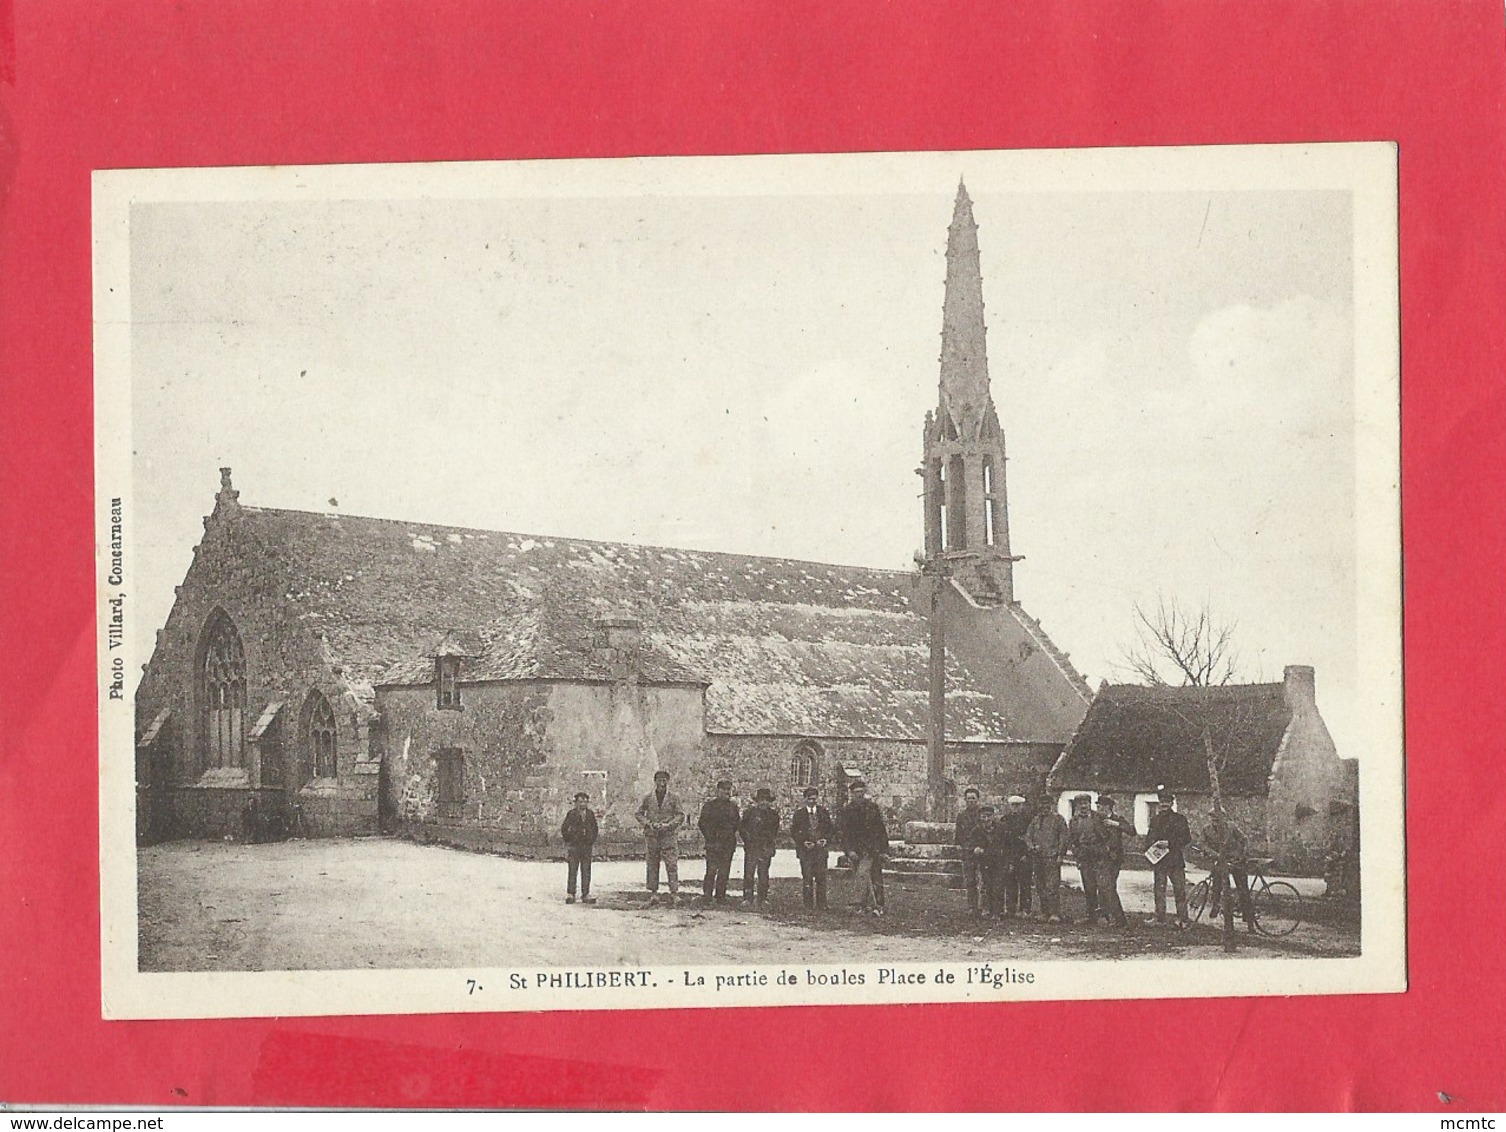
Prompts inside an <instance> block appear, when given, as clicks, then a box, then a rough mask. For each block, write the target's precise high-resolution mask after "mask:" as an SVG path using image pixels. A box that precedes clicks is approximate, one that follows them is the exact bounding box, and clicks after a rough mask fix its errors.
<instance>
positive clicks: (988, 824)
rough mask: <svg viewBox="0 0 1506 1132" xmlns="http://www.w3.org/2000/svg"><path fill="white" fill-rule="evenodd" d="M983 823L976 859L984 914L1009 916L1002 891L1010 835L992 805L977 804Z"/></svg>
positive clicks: (1006, 902)
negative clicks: (981, 844) (980, 878)
mask: <svg viewBox="0 0 1506 1132" xmlns="http://www.w3.org/2000/svg"><path fill="white" fill-rule="evenodd" d="M978 813H979V814H980V815H982V818H983V825H982V827H981V828H980V829H979V831H978V838H979V840H981V841H982V842H983V846H982V855H981V856H979V857H977V858H975V859H976V860H977V861H978V864H979V867H980V871H981V872H982V874H983V878H982V879H983V915H984V916H985V917H988V916H995V915H1008V914H1009V913H1008V911H1007V909H1008V907H1009V903H1008V900H1007V898H1006V896H1005V890H1006V888H1007V885H1008V879H1009V874H1008V870H1009V864H1008V861H1009V845H1008V841H1009V837H1008V834H1007V833H1006V832H1005V829H1004V826H1003V824H1002V823H1001V822H1000V821H999V815H998V813H997V812H996V811H995V810H994V808H993V807H992V806H980V807H979V808H978Z"/></svg>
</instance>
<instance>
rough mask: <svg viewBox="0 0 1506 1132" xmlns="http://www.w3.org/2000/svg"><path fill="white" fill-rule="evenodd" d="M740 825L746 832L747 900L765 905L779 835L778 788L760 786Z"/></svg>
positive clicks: (745, 901)
mask: <svg viewBox="0 0 1506 1132" xmlns="http://www.w3.org/2000/svg"><path fill="white" fill-rule="evenodd" d="M738 829H739V831H740V832H741V833H742V835H743V903H744V904H752V903H753V902H754V900H755V898H756V899H757V902H758V907H760V908H762V907H763V905H764V901H765V900H767V899H768V898H769V865H770V863H771V862H772V861H773V860H774V851H775V845H774V841H775V839H776V838H777V837H778V836H779V811H778V810H776V809H775V808H774V791H772V790H770V789H769V788H768V787H767V786H760V787H759V788H758V793H757V794H755V795H754V796H753V804H752V805H751V806H749V807H748V808H747V809H746V810H744V811H743V816H742V821H741V822H739V823H738ZM755 887H756V893H755Z"/></svg>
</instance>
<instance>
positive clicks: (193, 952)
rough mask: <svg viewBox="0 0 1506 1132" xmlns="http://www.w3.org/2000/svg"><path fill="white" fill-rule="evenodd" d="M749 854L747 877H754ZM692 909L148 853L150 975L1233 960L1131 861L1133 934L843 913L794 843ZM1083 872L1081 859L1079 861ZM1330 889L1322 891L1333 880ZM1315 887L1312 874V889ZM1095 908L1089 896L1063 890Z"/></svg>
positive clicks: (514, 885)
mask: <svg viewBox="0 0 1506 1132" xmlns="http://www.w3.org/2000/svg"><path fill="white" fill-rule="evenodd" d="M741 867H742V866H741V855H740V854H739V856H738V858H736V859H734V861H733V875H734V876H740V875H741ZM681 872H682V875H683V876H684V877H685V878H686V883H685V884H684V886H683V887H682V889H681V899H682V903H681V905H680V906H677V907H674V908H669V907H663V906H660V905H654V906H648V905H646V904H645V894H644V892H643V879H644V876H643V866H642V865H641V864H640V863H637V862H630V861H615V862H598V863H597V865H596V868H595V871H594V877H593V895H595V896H596V897H597V898H598V902H597V903H596V904H595V905H590V906H587V905H582V904H576V905H574V906H566V905H565V903H564V880H565V866H564V865H563V864H561V863H551V862H538V861H518V860H510V859H506V858H502V857H496V856H491V855H487V854H480V853H468V852H464V851H461V850H455V849H448V848H443V847H440V846H432V845H416V844H413V843H410V842H406V841H399V840H392V839H387V838H357V839H328V840H295V841H284V842H275V843H271V844H264V845H248V844H241V843H234V842H206V841H179V842H171V843H168V844H165V845H155V846H150V847H147V848H143V849H141V850H140V854H139V870H138V877H139V884H140V888H139V943H140V952H139V957H140V968H141V969H142V970H143V971H264V970H300V969H305V970H306V969H330V970H349V969H353V968H361V967H370V968H377V969H402V968H425V967H439V968H447V967H473V966H475V967H521V966H564V965H571V966H600V967H610V966H636V965H648V964H653V963H659V964H665V963H675V964H680V963H683V964H686V965H716V964H728V963H745V962H747V961H748V959H749V958H750V957H754V956H756V957H758V958H759V959H760V960H762V961H764V962H768V963H781V962H784V963H797V962H805V963H833V962H844V961H845V962H851V961H889V960H892V961H895V962H904V961H912V960H913V961H922V960H924V961H963V960H969V959H977V958H987V959H989V960H991V961H998V960H999V959H1000V958H1016V959H1021V960H1027V959H1035V960H1043V959H1064V958H1075V957H1081V958H1134V957H1145V958H1151V957H1154V958H1169V957H1177V956H1184V957H1186V958H1197V959H1209V958H1220V957H1224V955H1225V953H1224V952H1223V950H1222V948H1221V946H1220V938H1219V934H1218V932H1217V931H1216V930H1214V929H1213V928H1212V927H1207V926H1203V925H1197V926H1195V927H1194V928H1193V929H1192V930H1191V931H1189V932H1186V933H1179V932H1173V931H1168V930H1166V929H1164V928H1159V927H1156V926H1153V925H1145V924H1143V923H1140V922H1139V921H1140V920H1141V918H1142V917H1143V915H1144V914H1145V913H1147V912H1149V911H1150V909H1151V896H1150V878H1149V873H1144V872H1141V873H1132V872H1126V873H1125V874H1124V875H1123V876H1122V877H1121V882H1120V890H1121V894H1122V897H1123V900H1124V904H1125V908H1126V911H1128V912H1129V913H1130V916H1131V920H1132V921H1133V922H1132V926H1131V927H1130V928H1129V929H1128V930H1126V931H1111V930H1109V929H1106V928H1097V929H1090V928H1086V927H1082V926H1077V927H1071V926H1068V927H1062V926H1048V925H1045V924H1039V923H1034V922H1029V921H1021V920H977V919H975V918H973V917H972V916H970V915H969V914H968V913H967V910H966V900H965V898H964V896H963V894H962V893H961V892H960V891H956V890H947V889H941V888H932V887H916V888H901V887H899V886H897V885H892V884H891V886H890V888H889V893H888V897H889V899H888V903H889V914H888V915H887V916H886V917H885V918H883V919H875V918H872V917H865V916H860V915H858V914H857V913H856V912H855V911H852V910H849V909H848V908H847V907H846V899H847V896H846V889H845V884H844V882H843V880H842V879H841V874H838V873H835V872H834V873H833V884H832V889H831V905H832V911H831V912H829V913H827V914H825V915H823V916H821V917H813V916H810V915H808V914H807V913H805V912H804V910H803V909H802V907H801V899H800V881H799V865H798V863H797V862H796V860H795V857H794V854H793V853H790V852H788V851H784V852H781V853H780V854H779V855H778V857H776V859H775V862H774V882H773V888H772V891H771V894H770V902H769V906H768V908H767V909H766V910H765V911H763V912H752V911H749V910H745V909H743V908H741V907H739V906H738V905H737V904H736V903H735V901H734V902H733V903H732V904H731V905H730V906H728V907H716V908H710V909H703V908H701V907H699V906H697V904H696V902H695V900H694V899H693V898H694V897H698V896H699V893H700V878H701V876H702V874H703V872H704V863H703V862H702V861H700V860H687V861H683V862H681ZM1064 872H1065V874H1066V877H1067V880H1068V882H1069V883H1071V882H1073V881H1075V879H1076V878H1075V870H1074V869H1073V868H1071V867H1070V866H1069V867H1068V868H1066V869H1065V870H1064ZM1319 887H1321V886H1320V885H1319ZM1312 892H1313V886H1312V885H1311V884H1306V885H1304V894H1305V895H1306V894H1309V893H1312ZM1064 903H1065V909H1064V910H1065V912H1066V913H1067V915H1069V916H1073V917H1080V916H1081V914H1082V896H1081V893H1080V892H1079V891H1077V890H1076V889H1075V888H1073V889H1071V890H1069V891H1068V892H1067V893H1066V894H1065V901H1064ZM1240 944H1241V946H1240V949H1239V950H1238V951H1237V952H1235V957H1236V958H1238V957H1246V958H1275V957H1291V958H1300V957H1304V956H1315V955H1321V956H1338V955H1354V954H1358V952H1359V933H1358V926H1357V925H1347V926H1345V925H1335V924H1334V923H1332V922H1328V923H1319V924H1304V925H1303V926H1302V927H1299V928H1298V929H1297V930H1296V932H1294V933H1293V934H1292V935H1291V936H1289V937H1287V938H1285V939H1282V940H1278V941H1272V940H1265V939H1262V938H1260V937H1251V936H1249V935H1245V934H1243V932H1241V935H1240Z"/></svg>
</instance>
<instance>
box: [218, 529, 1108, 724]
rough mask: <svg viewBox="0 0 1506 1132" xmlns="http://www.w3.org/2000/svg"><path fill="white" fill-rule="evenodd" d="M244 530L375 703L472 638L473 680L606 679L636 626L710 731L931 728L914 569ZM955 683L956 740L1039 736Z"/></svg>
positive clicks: (358, 691)
mask: <svg viewBox="0 0 1506 1132" xmlns="http://www.w3.org/2000/svg"><path fill="white" fill-rule="evenodd" d="M237 521H238V522H240V523H243V524H245V525H246V526H245V528H244V530H245V532H246V535H247V536H248V537H249V538H250V539H252V540H254V541H255V542H256V543H257V544H258V545H259V546H261V547H264V548H265V549H266V553H268V554H269V555H271V556H273V557H275V558H277V559H278V560H280V563H281V566H282V576H283V577H285V578H286V579H287V583H288V588H287V593H286V597H287V599H288V600H289V601H290V602H291V603H293V605H294V606H295V607H296V608H297V609H298V610H299V612H300V615H301V617H302V619H303V621H304V622H305V623H306V624H307V625H308V627H309V628H310V630H311V631H313V632H315V633H317V634H318V635H319V636H320V637H321V638H322V639H323V641H324V645H325V648H326V650H327V652H328V655H329V657H330V660H331V662H332V664H335V665H337V666H339V668H340V670H341V673H342V678H343V679H344V680H345V681H346V683H347V685H348V687H349V688H350V690H351V692H352V693H353V694H354V695H356V696H357V698H358V699H361V700H363V701H365V702H368V703H369V702H371V700H372V698H373V695H374V689H375V688H376V687H377V686H379V685H401V684H416V683H426V682H428V681H429V680H430V679H431V678H432V672H433V659H432V658H433V656H434V655H435V651H434V642H435V641H436V640H443V639H445V637H446V636H450V635H457V634H458V635H459V638H460V639H461V640H462V641H464V642H465V645H466V652H467V656H468V659H466V660H465V661H464V662H463V664H462V669H461V678H462V680H513V679H560V680H595V679H601V680H606V679H610V678H611V677H612V673H613V668H612V662H613V660H614V654H612V653H611V652H610V651H609V650H607V649H605V648H603V647H602V645H603V640H602V631H601V629H600V628H599V627H598V625H597V622H598V621H599V620H600V619H602V618H609V617H617V618H621V617H624V616H628V617H633V618H637V619H638V620H639V622H640V623H641V625H642V637H641V647H640V652H639V665H638V670H639V675H640V678H641V679H642V680H644V681H647V682H663V683H699V684H703V685H706V728H707V730H708V731H710V732H715V733H724V734H776V735H812V736H844V735H850V736H868V737H874V738H897V739H922V738H924V736H925V734H926V717H927V697H926V687H927V675H926V673H927V667H926V660H927V629H926V621H925V618H924V616H923V614H922V613H921V612H920V611H918V610H917V609H915V608H912V605H911V590H912V586H913V585H914V578H913V576H912V575H911V574H910V573H909V572H907V571H901V570H875V569H869V568H864V567H857V566H835V565H826V564H819V563H813V562H802V561H796V560H792V559H784V558H762V557H755V556H751V555H739V554H724V553H713V552H707V551H696V550H675V549H670V548H665V547H653V546H638V545H633V544H629V543H608V542H593V541H587V540H583V539H566V538H553V537H545V536H539V535H522V534H513V533H508V532H503V531H483V530H472V529H466V528H460V527H440V526H435V525H433V524H429V523H410V522H403V521H398V520H389V519H371V518H362V517H356V516H350V515H343V514H315V513H312V512H304V511H286V510H275V509H268V508H255V507H244V506H243V507H241V508H239V516H238V520H237ZM1011 613H1013V615H1014V616H1016V617H1018V618H1020V620H1021V624H1022V625H1026V626H1027V627H1029V628H1030V631H1031V632H1032V633H1034V634H1035V635H1037V636H1039V635H1040V634H1039V627H1038V626H1035V624H1034V622H1031V621H1030V620H1029V618H1028V617H1026V616H1025V614H1024V613H1023V612H1021V611H1019V610H1018V609H1011ZM1061 663H1062V664H1063V666H1064V667H1065V669H1066V670H1067V671H1069V672H1070V666H1067V665H1066V662H1065V659H1064V658H1063V660H1062V662H1061ZM948 677H949V687H950V688H951V694H950V695H949V696H948V736H949V737H950V738H952V739H954V740H960V739H968V740H1006V739H1019V740H1029V739H1033V738H1038V737H1036V736H1032V735H1029V734H1020V733H1018V730H1017V729H1016V728H1015V727H1014V726H1013V724H1012V721H1013V720H1014V719H1015V718H1017V717H1018V716H1019V715H1020V714H1021V711H1020V708H1021V705H1016V704H1013V703H1011V702H1010V701H1009V699H1008V695H1007V693H1005V692H1001V691H1000V690H998V689H993V690H989V689H986V688H985V687H984V686H983V685H981V684H980V682H979V681H978V679H977V678H976V677H975V674H974V673H972V672H970V671H968V670H967V669H966V668H965V667H963V666H962V665H961V664H960V663H959V662H958V661H957V660H956V659H955V658H952V657H949V658H948ZM1070 678H1071V679H1073V680H1075V681H1076V682H1078V683H1080V681H1081V678H1080V677H1077V676H1076V674H1075V673H1071V676H1070Z"/></svg>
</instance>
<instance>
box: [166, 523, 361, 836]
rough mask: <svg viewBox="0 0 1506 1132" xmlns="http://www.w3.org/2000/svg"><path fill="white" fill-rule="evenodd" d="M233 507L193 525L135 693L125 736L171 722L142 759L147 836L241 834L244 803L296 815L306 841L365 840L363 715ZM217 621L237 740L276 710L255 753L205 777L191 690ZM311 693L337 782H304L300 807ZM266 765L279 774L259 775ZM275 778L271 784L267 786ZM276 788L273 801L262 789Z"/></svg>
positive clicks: (272, 555)
mask: <svg viewBox="0 0 1506 1132" xmlns="http://www.w3.org/2000/svg"><path fill="white" fill-rule="evenodd" d="M238 512H239V508H238V507H237V506H236V505H235V504H234V502H233V501H232V502H229V503H228V504H227V503H221V504H220V505H219V506H218V507H217V508H216V512H215V514H214V515H212V516H210V518H209V519H208V520H206V523H205V533H204V538H203V540H202V542H201V543H200V544H199V546H198V547H197V548H195V551H194V560H193V563H192V565H191V566H190V567H189V570H188V573H187V575H186V576H185V578H184V580H183V584H182V585H180V586H179V587H178V589H177V596H176V599H175V601H174V603H173V608H172V612H171V613H170V614H169V615H168V619H167V623H166V625H165V626H164V627H163V628H162V629H161V630H160V631H159V632H158V637H157V644H156V648H155V649H154V650H153V653H152V658H151V660H150V661H149V662H148V664H147V665H146V667H145V669H144V670H143V673H142V678H141V682H140V684H139V686H138V687H137V691H136V727H137V731H138V733H139V732H140V731H142V730H143V729H144V728H146V727H147V726H148V725H149V724H150V723H151V721H152V720H153V719H155V718H156V716H157V713H158V712H159V711H161V710H162V709H163V708H167V709H170V711H171V713H172V714H171V717H170V719H171V726H169V727H166V728H164V730H163V733H162V739H161V742H162V743H163V748H162V749H160V750H158V751H156V752H154V753H153V760H154V762H155V763H156V767H157V770H156V771H155V772H154V774H153V776H152V780H151V781H150V782H146V783H143V788H144V790H145V791H148V792H150V798H149V800H146V801H145V802H144V804H145V805H147V806H149V807H150V808H151V809H152V810H153V811H154V814H155V815H156V818H155V820H154V823H153V825H154V830H155V835H156V836H168V837H224V836H239V835H242V834H244V833H245V832H246V831H245V829H244V821H243V814H244V813H245V810H246V807H247V803H248V802H249V800H250V798H251V796H252V793H253V791H254V792H255V793H256V794H257V798H258V804H259V805H260V806H261V807H262V808H263V810H267V809H270V810H272V811H274V812H277V811H280V812H281V813H282V814H283V815H284V816H285V817H286V818H287V820H288V821H289V822H291V820H292V819H291V815H292V814H293V813H295V812H296V811H295V807H296V810H297V811H302V814H303V819H304V820H303V826H304V831H305V832H308V833H318V834H322V833H355V832H370V831H373V830H374V829H375V826H376V808H375V804H376V792H375V788H374V786H371V785H369V784H368V782H367V775H366V774H365V773H364V771H372V770H374V769H375V767H374V766H369V767H365V768H362V769H358V767H359V764H362V763H365V762H368V761H369V760H368V757H367V735H366V726H365V721H364V719H363V718H362V717H363V716H364V714H365V713H364V710H363V709H362V708H361V707H360V705H358V704H357V703H356V702H355V701H354V700H353V699H352V698H351V697H350V696H349V695H347V694H345V691H344V689H343V687H342V686H341V685H340V683H339V682H338V673H337V672H335V671H334V670H332V669H331V668H330V667H329V665H328V664H327V663H326V661H325V659H324V657H323V655H322V652H321V648H320V644H319V640H318V638H317V637H316V636H315V635H313V634H312V633H311V632H310V631H309V630H308V628H307V626H305V625H304V624H303V622H302V621H300V620H299V619H298V617H297V615H296V612H295V611H294V610H292V609H291V608H290V607H289V604H288V602H287V601H286V600H285V599H284V597H283V594H284V592H285V589H286V579H285V577H284V573H283V570H282V567H281V564H280V557H279V548H278V547H276V546H268V545H265V544H263V543H262V542H261V541H259V540H257V539H256V538H255V537H254V536H253V535H252V534H251V533H250V532H249V531H248V529H247V526H246V525H245V524H242V523H239V522H237V521H236V520H237V516H238ZM216 609H221V610H223V611H224V612H225V614H226V615H227V616H228V617H229V618H230V620H231V622H232V623H233V624H234V626H235V629H236V632H237V634H238V635H239V637H240V641H241V647H242V649H243V650H244V653H245V661H246V709H245V716H244V727H245V731H246V734H247V736H248V737H249V736H250V734H251V731H252V728H253V727H254V725H255V724H256V722H257V720H258V719H259V718H260V717H261V715H262V713H263V711H264V710H265V709H266V707H267V706H268V705H269V704H271V703H277V702H280V703H282V704H283V708H282V710H281V713H280V716H279V726H278V728H277V729H276V730H275V731H273V732H272V733H271V734H269V735H268V736H267V737H266V739H265V740H264V741H263V742H261V743H254V742H251V741H250V740H249V738H248V741H247V743H246V756H245V765H244V767H243V768H241V770H239V771H234V770H220V771H214V772H210V773H206V772H205V768H204V767H203V766H202V765H201V759H200V754H199V740H198V725H197V718H196V712H197V697H196V681H197V680H198V677H199V673H198V661H199V656H198V652H199V645H200V641H201V639H202V636H203V633H204V628H205V625H206V623H207V622H208V620H209V617H210V615H211V614H212V613H213V612H214V611H215V610H216ZM314 689H318V690H319V691H321V692H322V693H323V694H324V695H325V697H326V698H327V699H328V700H329V703H330V705H331V706H332V707H333V708H334V710H335V715H336V722H337V730H336V744H337V751H336V766H337V769H338V772H339V774H338V778H336V779H326V780H316V781H315V783H311V784H310V785H311V786H313V787H315V788H314V789H312V790H310V791H309V792H308V796H304V793H303V791H302V790H301V789H300V788H301V787H302V786H303V783H304V782H305V777H304V775H305V774H306V773H307V774H311V773H312V767H311V766H306V765H305V762H306V760H305V758H304V756H305V752H304V751H303V750H302V749H301V748H302V744H301V743H300V741H299V738H300V737H299V732H298V727H297V719H298V713H299V711H300V710H301V708H302V706H303V704H304V702H305V701H306V699H307V697H308V694H309V692H310V691H312V690H314ZM269 759H277V760H279V767H273V768H264V765H263V764H264V763H265V762H266V761H267V760H269ZM279 769H280V771H281V773H280V775H279V774H278V770H279ZM279 777H280V779H281V786H280V788H278V789H271V790H269V789H266V788H265V787H264V784H265V783H268V782H270V781H274V780H275V779H277V778H279Z"/></svg>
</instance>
